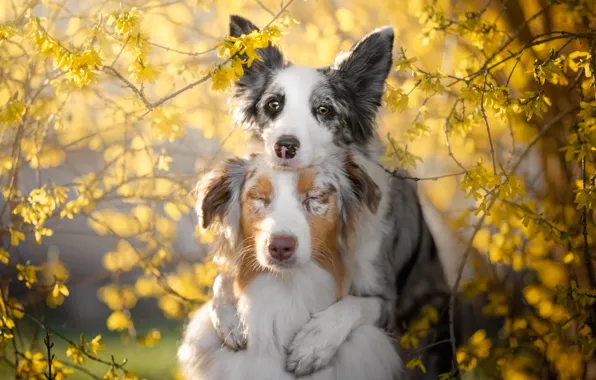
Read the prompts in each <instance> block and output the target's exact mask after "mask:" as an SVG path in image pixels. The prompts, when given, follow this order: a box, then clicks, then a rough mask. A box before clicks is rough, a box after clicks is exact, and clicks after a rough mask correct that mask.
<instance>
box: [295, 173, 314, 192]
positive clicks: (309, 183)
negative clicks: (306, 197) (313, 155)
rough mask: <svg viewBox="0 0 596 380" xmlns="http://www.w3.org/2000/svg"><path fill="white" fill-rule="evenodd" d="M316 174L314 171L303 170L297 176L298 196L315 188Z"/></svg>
mask: <svg viewBox="0 0 596 380" xmlns="http://www.w3.org/2000/svg"><path fill="white" fill-rule="evenodd" d="M316 178H317V172H316V170H314V169H304V170H301V171H300V173H299V174H298V194H301V195H302V194H305V193H307V192H309V191H310V190H312V189H313V188H314V187H315V179H316Z"/></svg>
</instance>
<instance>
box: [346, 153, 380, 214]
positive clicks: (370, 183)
mask: <svg viewBox="0 0 596 380" xmlns="http://www.w3.org/2000/svg"><path fill="white" fill-rule="evenodd" d="M345 170H346V173H347V175H348V179H349V181H350V184H351V186H352V191H353V193H354V195H355V196H356V198H357V199H358V200H359V201H360V202H362V203H364V204H365V205H366V207H368V209H369V210H370V211H371V212H372V213H376V212H377V210H378V209H379V204H380V203H381V198H382V193H381V189H379V186H378V185H377V184H376V183H375V181H374V180H373V179H372V178H371V177H370V176H369V175H368V173H366V172H365V171H364V169H362V168H361V167H360V165H358V164H357V163H356V162H354V160H353V158H352V155H351V154H350V155H348V156H347V157H346V161H345Z"/></svg>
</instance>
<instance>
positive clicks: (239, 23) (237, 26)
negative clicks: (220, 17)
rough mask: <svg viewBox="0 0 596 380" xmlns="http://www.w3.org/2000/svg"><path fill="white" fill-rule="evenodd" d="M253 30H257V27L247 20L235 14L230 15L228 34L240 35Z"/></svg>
mask: <svg viewBox="0 0 596 380" xmlns="http://www.w3.org/2000/svg"><path fill="white" fill-rule="evenodd" d="M253 30H259V28H258V27H257V26H256V25H255V24H253V23H252V22H250V21H249V20H247V19H245V18H244V17H241V16H237V15H231V16H230V36H232V37H240V36H241V35H243V34H250V32H252V31H253Z"/></svg>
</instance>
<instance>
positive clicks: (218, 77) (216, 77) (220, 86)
mask: <svg viewBox="0 0 596 380" xmlns="http://www.w3.org/2000/svg"><path fill="white" fill-rule="evenodd" d="M237 80H238V76H237V75H236V70H234V68H232V67H220V68H219V69H216V70H215V71H214V72H213V74H212V76H211V88H213V89H214V90H216V91H223V90H226V89H228V87H230V85H231V84H232V82H233V81H237Z"/></svg>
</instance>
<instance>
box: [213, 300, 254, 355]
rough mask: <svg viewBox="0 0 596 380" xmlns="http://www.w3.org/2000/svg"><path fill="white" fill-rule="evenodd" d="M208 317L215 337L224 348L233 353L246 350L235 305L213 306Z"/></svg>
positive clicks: (242, 328)
mask: <svg viewBox="0 0 596 380" xmlns="http://www.w3.org/2000/svg"><path fill="white" fill-rule="evenodd" d="M210 316H211V321H212V322H213V326H214V327H215V330H216V331H217V335H218V336H219V337H220V339H221V340H222V342H223V344H224V345H225V346H226V347H228V348H229V349H231V350H233V351H239V350H243V349H245V348H246V333H245V330H244V327H243V325H242V323H241V322H240V319H239V318H238V313H237V312H236V305H221V304H220V305H213V307H212V309H211V312H210Z"/></svg>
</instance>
